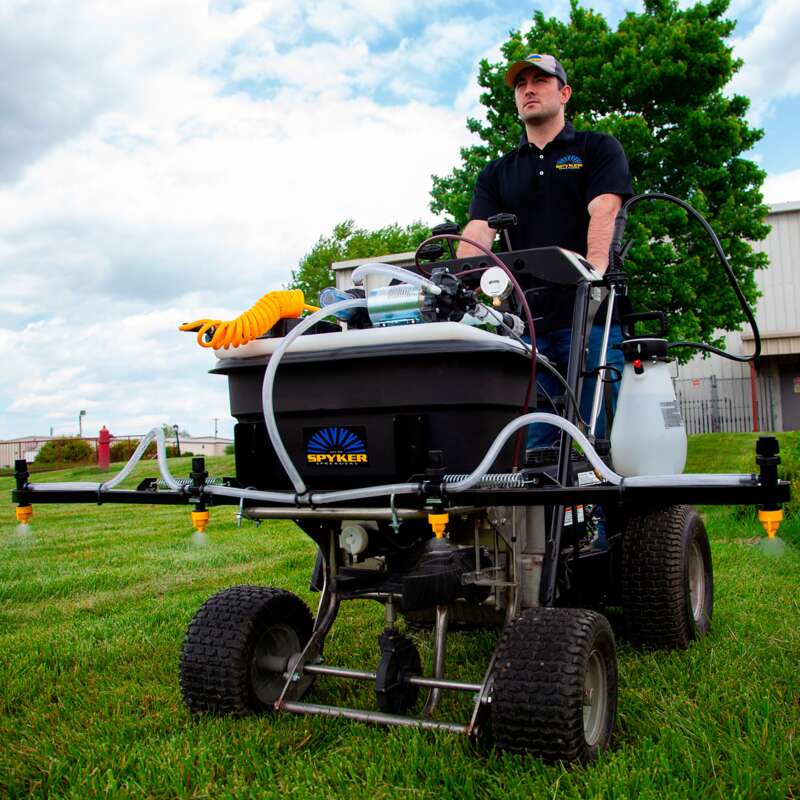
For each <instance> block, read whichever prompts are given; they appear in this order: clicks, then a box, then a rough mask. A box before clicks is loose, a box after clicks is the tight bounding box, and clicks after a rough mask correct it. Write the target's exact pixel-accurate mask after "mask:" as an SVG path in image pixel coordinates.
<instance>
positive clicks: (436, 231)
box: [431, 222, 461, 258]
mask: <svg viewBox="0 0 800 800" xmlns="http://www.w3.org/2000/svg"><path fill="white" fill-rule="evenodd" d="M459 233H461V228H459V227H458V225H456V224H455V222H442V223H441V224H439V225H434V227H433V228H432V229H431V236H458V234H459ZM447 247H448V249H449V250H450V258H455V257H456V250H455V248H454V247H453V242H452V240H451V239H448V240H447Z"/></svg>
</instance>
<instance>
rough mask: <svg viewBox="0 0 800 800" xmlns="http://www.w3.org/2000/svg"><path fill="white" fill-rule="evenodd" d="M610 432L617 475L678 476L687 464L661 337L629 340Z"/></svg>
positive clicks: (625, 344)
mask: <svg viewBox="0 0 800 800" xmlns="http://www.w3.org/2000/svg"><path fill="white" fill-rule="evenodd" d="M621 349H622V352H623V354H624V356H625V368H624V370H623V372H622V385H621V386H620V390H619V399H618V400H617V410H616V413H615V414H614V422H613V426H612V428H611V460H612V463H613V465H614V470H615V471H616V472H618V473H619V474H620V475H623V476H625V477H629V476H632V475H677V474H680V473H681V472H683V468H684V466H685V465H686V445H687V440H686V427H685V425H684V424H683V417H681V411H680V408H679V406H678V401H677V400H676V398H675V390H674V389H673V386H672V378H671V376H670V371H669V366H668V364H669V361H670V359H668V358H667V341H666V340H665V339H628V340H627V341H625V342H623V343H622V345H621Z"/></svg>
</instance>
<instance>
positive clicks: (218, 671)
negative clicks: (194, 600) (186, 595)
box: [180, 586, 312, 715]
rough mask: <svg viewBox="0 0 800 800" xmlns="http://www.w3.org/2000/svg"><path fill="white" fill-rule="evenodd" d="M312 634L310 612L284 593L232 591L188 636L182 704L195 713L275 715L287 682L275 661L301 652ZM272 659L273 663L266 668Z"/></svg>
mask: <svg viewBox="0 0 800 800" xmlns="http://www.w3.org/2000/svg"><path fill="white" fill-rule="evenodd" d="M311 630H312V616H311V612H310V611H309V610H308V606H306V604H305V603H304V602H303V601H302V600H301V599H300V598H299V597H297V596H296V595H294V594H292V593H291V592H287V591H284V590H283V589H270V588H267V587H262V586H233V587H231V588H230V589H226V590H225V591H223V592H220V593H219V594H216V595H214V596H213V597H211V598H209V599H208V600H207V601H206V602H205V603H204V604H203V605H202V606H201V608H200V610H199V611H198V612H197V613H196V614H195V615H194V618H193V619H192V621H191V623H190V624H189V628H188V630H187V631H186V638H185V639H184V643H183V650H182V652H181V661H180V683H181V691H182V693H183V699H184V702H185V703H186V705H187V707H188V708H189V710H190V711H191V712H193V713H202V712H208V713H214V714H234V715H243V714H247V713H250V712H263V711H269V710H272V705H273V703H274V702H275V701H276V700H277V699H278V696H279V695H280V692H281V690H282V688H283V685H284V682H285V680H284V678H283V675H282V671H281V670H280V669H276V668H275V663H276V660H282V659H286V658H288V657H290V656H292V655H294V654H295V653H298V652H300V651H301V650H302V649H303V648H304V647H305V646H306V644H307V643H308V640H309V639H310V637H311ZM269 659H271V660H272V661H273V663H272V664H269V665H267V664H265V661H266V660H269ZM307 683H308V684H310V680H308V681H307ZM299 688H300V689H301V690H305V689H307V688H308V685H306V686H302V687H299ZM301 693H302V692H301Z"/></svg>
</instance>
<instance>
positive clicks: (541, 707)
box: [491, 608, 617, 762]
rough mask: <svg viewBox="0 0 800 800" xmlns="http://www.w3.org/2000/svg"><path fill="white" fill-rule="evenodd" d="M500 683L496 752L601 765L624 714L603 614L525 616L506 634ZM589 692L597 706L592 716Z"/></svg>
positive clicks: (494, 710) (495, 696) (495, 693)
mask: <svg viewBox="0 0 800 800" xmlns="http://www.w3.org/2000/svg"><path fill="white" fill-rule="evenodd" d="M590 676H591V678H592V679H591V680H590ZM493 679H494V683H493V688H492V694H491V739H492V741H493V743H494V745H495V747H497V748H499V749H501V750H507V751H510V752H512V753H530V754H532V755H535V756H537V757H539V758H542V759H544V760H546V761H563V762H588V761H594V760H595V759H596V758H597V756H598V755H599V754H600V753H601V752H603V751H604V750H606V749H607V748H608V745H609V742H610V740H611V732H612V730H613V728H614V721H615V718H616V711H617V652H616V645H615V642H614V634H613V632H612V630H611V626H610V625H609V624H608V620H607V619H606V618H605V617H604V616H603V615H602V614H598V613H597V612H596V611H589V610H587V609H582V608H530V609H527V610H525V611H524V612H523V613H522V615H521V616H519V617H517V618H516V619H515V620H513V621H512V622H511V623H510V624H509V625H508V626H507V627H506V629H505V631H504V632H503V635H502V637H501V639H500V643H499V645H498V649H497V657H496V659H495V664H494V668H493ZM590 687H591V688H592V689H593V694H592V697H593V699H594V704H593V705H591V706H586V708H588V711H587V712H586V714H585V712H584V709H585V706H584V701H585V697H586V693H587V689H589V688H590ZM585 717H586V719H585Z"/></svg>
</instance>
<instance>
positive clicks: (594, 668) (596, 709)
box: [583, 650, 608, 747]
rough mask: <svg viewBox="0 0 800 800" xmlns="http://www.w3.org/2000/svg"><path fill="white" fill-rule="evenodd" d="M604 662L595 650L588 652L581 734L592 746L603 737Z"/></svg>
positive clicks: (605, 703) (606, 692)
mask: <svg viewBox="0 0 800 800" xmlns="http://www.w3.org/2000/svg"><path fill="white" fill-rule="evenodd" d="M607 680H608V678H607V674H606V664H605V660H604V658H603V656H602V655H601V654H600V652H599V651H597V650H592V652H591V653H589V660H588V662H587V664H586V677H585V678H584V683H583V734H584V736H585V737H586V742H587V744H588V745H589V746H590V747H593V746H594V745H596V744H597V743H598V742H600V740H601V739H602V737H603V732H604V730H605V728H606V717H607V714H608V691H607Z"/></svg>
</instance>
